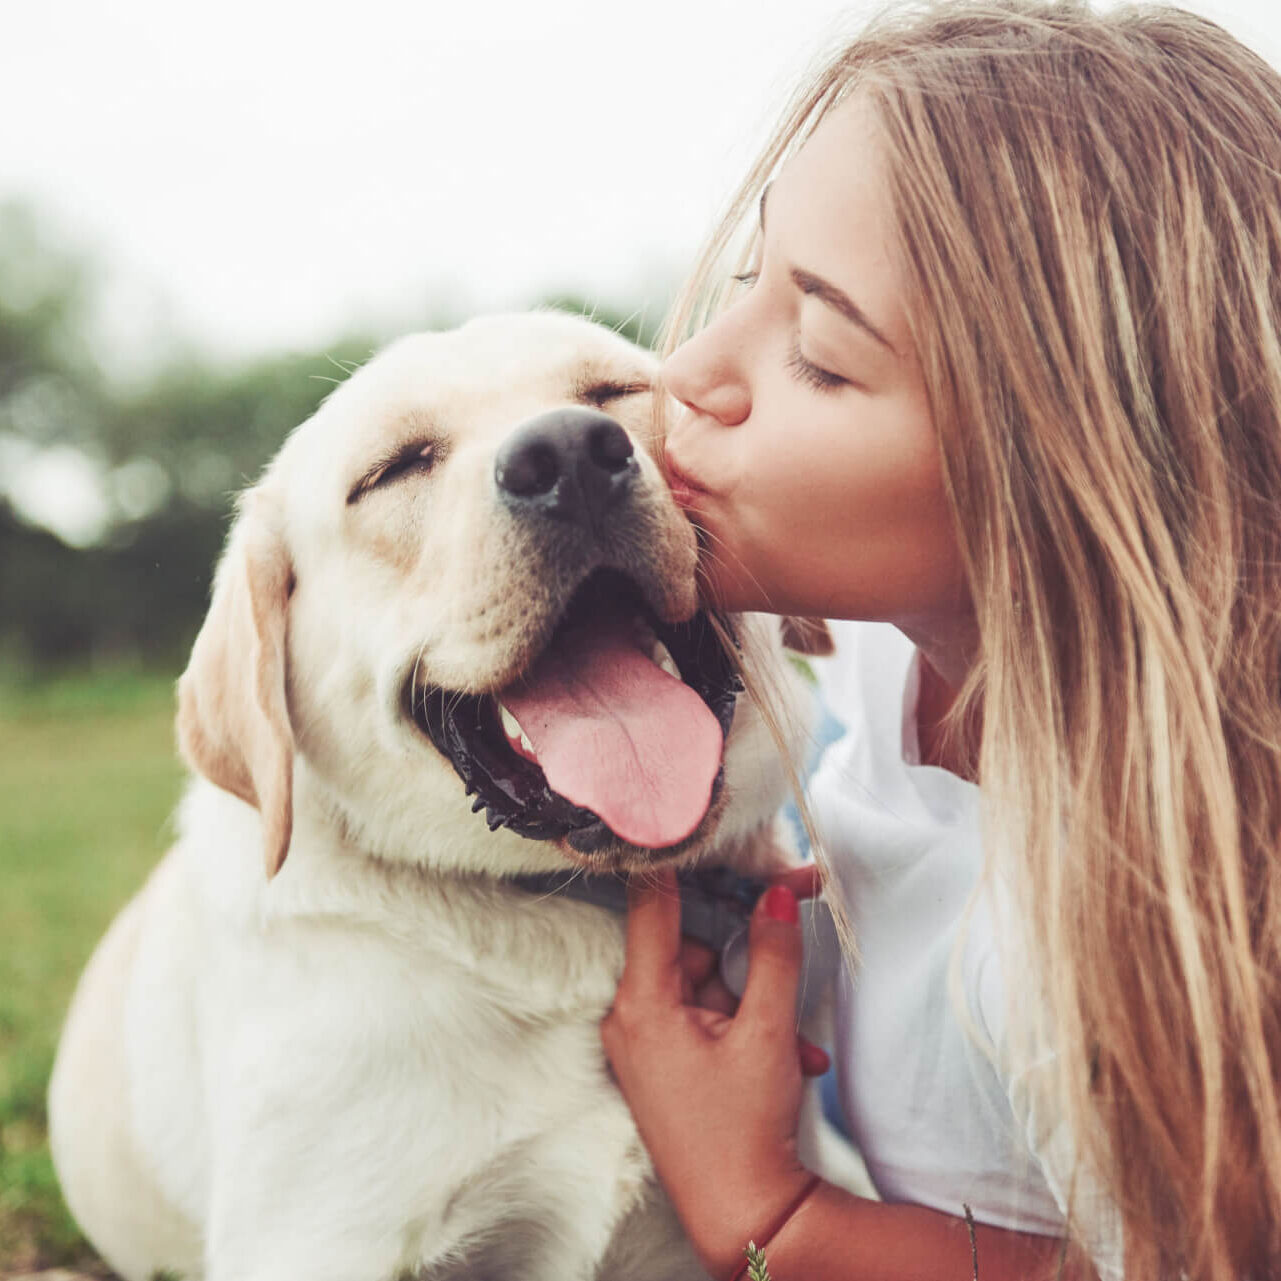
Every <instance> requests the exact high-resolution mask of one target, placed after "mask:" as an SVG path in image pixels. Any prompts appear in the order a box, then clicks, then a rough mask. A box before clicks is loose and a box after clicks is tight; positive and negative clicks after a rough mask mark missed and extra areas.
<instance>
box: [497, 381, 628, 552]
mask: <svg viewBox="0 0 1281 1281" xmlns="http://www.w3.org/2000/svg"><path fill="white" fill-rule="evenodd" d="M639 474H640V466H639V464H638V463H637V461H636V458H635V453H634V450H633V447H632V442H631V438H630V437H629V436H628V435H627V433H626V432H625V431H624V430H623V428H622V427H621V426H620V425H619V424H618V423H616V422H615V421H614V420H613V419H612V418H610V417H609V415H608V414H602V413H600V412H598V411H596V410H592V409H583V408H580V407H576V406H575V407H567V408H563V409H553V410H550V411H549V412H547V413H545V414H540V415H539V416H538V417H537V418H533V419H531V420H530V421H529V422H527V423H526V424H524V426H522V427H520V428H519V429H518V430H516V431H515V432H513V433H512V435H511V436H510V437H509V438H508V439H507V440H506V441H505V442H504V444H503V447H502V449H500V450H499V452H498V458H497V459H496V460H495V463H494V480H495V482H496V483H497V486H498V492H499V495H500V497H501V499H502V501H503V503H504V504H505V505H506V506H507V508H508V509H509V510H510V511H512V512H513V513H514V514H516V515H521V516H523V515H530V516H549V517H551V518H553V519H555V520H559V521H564V522H566V523H569V524H573V525H579V526H581V527H582V528H584V529H585V530H587V531H588V532H589V533H597V532H600V531H601V530H603V528H604V526H605V524H606V522H607V521H608V520H609V518H610V516H611V514H612V513H613V512H614V511H615V510H617V509H618V508H619V506H620V505H621V504H622V503H623V502H624V501H625V500H626V499H627V497H628V495H630V493H631V491H632V489H633V487H634V485H635V483H636V478H637V476H638V475H639Z"/></svg>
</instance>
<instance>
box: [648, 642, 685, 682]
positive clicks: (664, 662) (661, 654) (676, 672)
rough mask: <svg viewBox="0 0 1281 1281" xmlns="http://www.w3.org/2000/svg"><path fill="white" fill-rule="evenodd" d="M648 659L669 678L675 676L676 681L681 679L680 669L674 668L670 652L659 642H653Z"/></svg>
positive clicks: (674, 664)
mask: <svg viewBox="0 0 1281 1281" xmlns="http://www.w3.org/2000/svg"><path fill="white" fill-rule="evenodd" d="M650 658H651V659H652V660H653V661H654V663H656V664H657V665H658V666H659V667H661V668H662V669H663V671H665V672H666V673H667V674H668V675H669V676H675V677H676V679H677V680H680V679H681V669H680V668H679V667H677V666H676V660H675V659H674V658H673V657H672V651H671V650H670V649H668V648H667V646H666V645H664V644H663V642H662V641H661V640H656V641H655V642H654V648H653V651H652V652H651V653H650Z"/></svg>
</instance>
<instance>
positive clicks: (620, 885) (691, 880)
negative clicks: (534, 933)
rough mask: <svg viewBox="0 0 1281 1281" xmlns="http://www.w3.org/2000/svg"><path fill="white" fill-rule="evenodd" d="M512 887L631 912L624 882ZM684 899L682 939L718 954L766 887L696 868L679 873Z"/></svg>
mask: <svg viewBox="0 0 1281 1281" xmlns="http://www.w3.org/2000/svg"><path fill="white" fill-rule="evenodd" d="M512 883H513V884H515V885H517V886H519V888H521V889H522V890H525V891H526V892H527V893H529V894H535V895H542V896H547V895H553V894H554V895H558V896H560V897H563V898H570V899H574V900H575V901H576V902H579V903H591V904H592V905H593V906H595V907H603V908H607V909H608V910H609V911H611V912H617V913H619V914H620V915H621V914H623V913H625V912H626V911H627V879H626V877H624V876H613V875H602V876H591V875H588V874H587V873H585V872H581V871H572V870H570V871H564V872H547V873H544V874H542V875H531V876H517V877H514V878H513V882H512ZM676 883H677V885H678V886H679V887H680V894H681V933H682V934H683V935H685V937H687V938H692V939H696V940H697V941H698V942H700V943H706V944H707V946H708V947H711V948H714V949H715V950H716V951H717V952H720V951H722V950H723V949H724V947H725V946H726V944H728V943H729V942H730V940H731V939H733V938H735V937H736V936H737V935H739V934H741V933H742V931H743V928H744V927H745V926H746V925H747V922H748V918H749V917H750V916H751V915H752V909H753V908H754V907H755V906H756V900H757V899H759V898H760V896H761V895H762V894H763V893H764V892H765V889H766V883H765V882H764V881H759V880H755V879H753V878H752V877H748V876H740V875H739V874H738V873H737V872H732V871H730V869H729V868H727V867H695V868H688V869H682V870H680V871H678V872H677V873H676Z"/></svg>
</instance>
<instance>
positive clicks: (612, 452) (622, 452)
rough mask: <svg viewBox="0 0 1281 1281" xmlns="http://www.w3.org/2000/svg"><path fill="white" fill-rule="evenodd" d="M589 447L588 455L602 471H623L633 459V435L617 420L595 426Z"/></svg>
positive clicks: (589, 439) (589, 440)
mask: <svg viewBox="0 0 1281 1281" xmlns="http://www.w3.org/2000/svg"><path fill="white" fill-rule="evenodd" d="M587 448H588V456H589V457H590V458H591V460H592V462H593V463H594V464H595V465H596V466H597V467H599V468H600V469H601V470H602V471H608V472H620V471H623V470H624V469H625V468H626V467H627V464H628V463H630V462H631V459H632V452H633V450H632V441H631V437H630V436H628V434H627V433H626V432H625V431H624V430H623V429H622V427H620V426H619V425H618V423H615V422H603V423H598V424H597V425H596V426H595V427H593V428H592V432H591V435H590V437H589V438H588V442H587Z"/></svg>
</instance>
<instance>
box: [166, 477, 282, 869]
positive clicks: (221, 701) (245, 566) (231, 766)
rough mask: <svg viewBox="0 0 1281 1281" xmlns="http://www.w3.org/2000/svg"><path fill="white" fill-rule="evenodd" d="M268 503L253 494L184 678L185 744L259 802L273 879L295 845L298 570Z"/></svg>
mask: <svg viewBox="0 0 1281 1281" xmlns="http://www.w3.org/2000/svg"><path fill="white" fill-rule="evenodd" d="M274 517H275V513H274V512H273V511H272V510H271V504H270V501H269V500H267V499H265V498H264V496H263V495H261V494H259V493H256V492H255V491H253V490H251V491H249V493H247V494H246V495H244V497H243V498H242V500H241V504H240V516H239V518H238V519H237V521H236V524H235V526H234V527H233V528H232V531H231V537H230V538H229V539H228V540H227V549H226V551H225V552H224V553H223V556H222V560H221V561H220V562H219V564H218V572H217V574H216V575H215V578H214V590H213V601H212V603H211V604H210V606H209V613H208V615H207V616H206V617H205V621H204V625H203V626H202V627H201V629H200V634H199V635H198V636H197V637H196V643H195V646H194V647H193V649H192V651H191V661H190V662H189V663H188V664H187V670H186V671H185V672H184V673H183V675H182V678H181V679H180V680H179V682H178V746H179V748H180V750H181V751H182V754H183V756H184V757H185V759H186V760H187V763H188V764H189V765H190V766H191V767H192V768H193V769H195V770H197V771H199V772H200V773H201V774H203V775H204V776H205V777H206V778H207V779H209V780H210V782H212V783H215V784H217V785H218V786H219V787H221V788H224V789H225V790H226V791H228V792H231V793H233V794H234V795H236V796H239V797H240V799H241V800H243V801H248V802H249V804H250V805H253V806H256V807H257V809H258V812H259V814H260V815H261V817H262V829H263V843H264V853H265V857H266V863H267V875H268V877H272V876H275V874H276V873H277V872H278V871H279V870H280V866H281V864H282V863H283V862H284V861H285V855H286V854H287V853H288V851H289V836H290V832H291V830H292V827H293V761H294V737H293V731H292V729H291V728H290V725H289V711H288V707H287V705H286V701H285V631H286V619H287V617H288V605H289V594H290V592H291V591H292V590H293V566H292V564H291V563H290V559H289V554H288V551H287V550H286V547H285V542H284V537H283V535H282V534H281V532H280V530H279V528H278V521H277V520H276V519H275V518H274Z"/></svg>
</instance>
